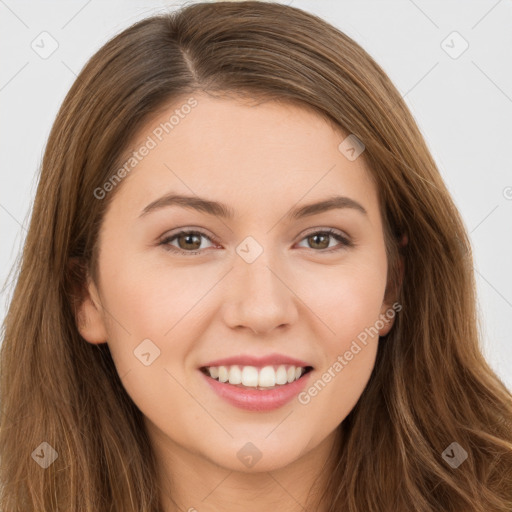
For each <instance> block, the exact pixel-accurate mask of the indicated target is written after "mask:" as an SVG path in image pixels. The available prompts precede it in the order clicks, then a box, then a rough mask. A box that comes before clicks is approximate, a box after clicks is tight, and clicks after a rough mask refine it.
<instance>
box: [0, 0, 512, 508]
mask: <svg viewBox="0 0 512 512" xmlns="http://www.w3.org/2000/svg"><path fill="white" fill-rule="evenodd" d="M205 244H206V246H205ZM191 249H192V250H191ZM4 328H5V337H4V341H3V345H2V353H1V365H2V366H1V369H2V375H1V381H0V393H1V406H2V423H1V431H0V449H1V454H2V457H1V468H0V469H1V472H0V475H1V481H2V502H1V503H2V510H9V511H11V510H23V511H30V510H34V511H35V510H37V511H50V510H52V511H53V510H67V511H85V510H91V511H92V510H94V511H107V510H108V511H137V512H139V511H155V512H156V511H165V512H171V511H172V512H174V511H177V510H189V511H192V510H197V511H200V512H201V511H213V510H239V509H241V508H242V509H243V510H247V511H259V510H266V509H268V508H269V507H270V506H276V504H277V503H279V506H280V508H281V509H282V510H290V511H295V510H297V511H298V510H314V511H322V512H324V511H326V512H327V511H328V512H334V511H338V510H346V511H349V512H356V511H389V510H394V511H406V510H407V511H410V510H418V511H422V512H423V511H424V512H427V511H428V512H434V511H436V512H437V511H439V510H443V511H460V510H464V511H474V512H477V511H478V512H480V511H481V512H483V511H486V512H488V511H506V510H510V509H511V508H512V471H511V469H512V432H511V430H512V397H511V395H510V393H509V392H508V391H507V389H506V388H505V386H504V385H503V383H502V382H501V381H500V380H499V378H498V377H497V376H496V375H495V374H494V373H493V371H492V370H491V369H490V367H489V366H488V364H487V363H486V361H485V360H484V358H483V356H482V354H481V351H480V346H479V339H478V332H477V318H476V311H475V287H474V280H473V269H472V257H471V251H470V244H469V240H468V237H467V234H466V231H465V229H464V226H463V223H462V221H461V218H460V215H459V213H458V212H457V210H456V208H455V206H454V204H453V201H452V199H451V198H450V196H449V194H448V192H447V189H446V187H445V185H444V183H443V181H442V179H441V177H440V174H439V172H438V169H437V168H436V165H435V163H434V160H433V159H432V157H431V155H430V154H429V152H428V149H427V147H426V145H425V142H424V140H423V138H422V136H421V134H420V132H419V130H418V127H417V125H416V123H415V122H414V119H413V118H412V116H411V114H410V113H409V111H408V109H407V108H406V106H405V104H404V102H403V101H402V99H401V97H400V95H399V94H398V92H397V90H396V89H395V87H394V86H393V85H392V83H391V82H390V80H389V79H388V77H387V76H386V75H385V73H384V72H383V71H382V69H381V68H380V67H379V66H378V65H377V64H376V63H375V62H374V61H373V60H372V58H371V57H370V56H369V55H368V54H367V53H366V52H365V51H364V50H363V49H362V48H361V47H360V46H359V45H357V44H356V43H355V42H354V41H353V40H351V39H350V38H349V37H347V36H346V35H344V34H343V33H341V32H339V31H338V30H336V29H335V28H334V27H332V26H331V25H329V24H327V23H326V22H324V21H322V20H321V19H319V18H317V17H315V16H313V15H311V14H308V13H305V12H303V11H301V10H299V9H296V8H292V7H289V6H284V5H279V4H272V3H260V2H244V3H232V2H219V3H216V4H209V3H204V4H195V5H190V6H187V7H185V8H182V9H181V10H180V11H176V12H174V13H172V14H168V15H161V16H155V17H151V18H147V19H145V20H143V21H141V22H139V23H137V24H135V25H133V26H132V27H130V28H128V29H127V30H125V31H123V32H122V33H121V34H119V35H118V36H117V37H115V38H114V39H112V40H111V41H109V42H108V43H107V44H106V45H105V46H104V47H103V48H101V49H100V50H99V51H98V53H97V54H96V55H94V56H93V57H92V59H91V60H90V61H89V62H88V64H87V65H86V66H85V68H84V69H83V71H82V72H81V73H80V75H79V76H78V78H77V80H76V82H75V83H74V85H73V86H72V88H71V90H70V92H69V94H68V95H67V97H66V99H65V101H64V103H63V105H62V107H61V109H60V111H59V113H58V116H57V119H56V121H55V123H54V126H53V129H52V132H51V134H50V138H49V141H48V145H47V148H46V152H45V156H44V159H43V165H42V173H41V177H40V182H39V187H38V191H37V197H36V201H35V204H34V210H33V215H32V221H31V225H30V229H29V233H28V236H27V239H26V245H25V248H24V252H23V260H22V262H21V268H20V273H19V278H18V282H17V286H16V290H15V293H14V296H13V300H12V303H11V305H10V309H9V311H8V315H7V318H6V321H5V327H4Z"/></svg>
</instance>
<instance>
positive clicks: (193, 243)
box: [159, 231, 215, 256]
mask: <svg viewBox="0 0 512 512" xmlns="http://www.w3.org/2000/svg"><path fill="white" fill-rule="evenodd" d="M201 238H206V239H207V240H210V241H213V242H215V240H214V239H213V238H211V237H209V236H208V235H206V234H205V233H202V232H201V231H179V232H178V233H175V234H174V235H171V236H168V237H166V238H164V239H163V240H162V241H161V242H160V243H159V245H163V246H164V247H165V248H166V249H167V250H169V251H171V252H177V253H180V254H185V255H187V256H188V255H194V254H199V253H201V251H200V250H198V249H199V247H200V246H201ZM174 241H176V242H177V243H178V247H176V246H174V245H171V242H174ZM188 249H192V250H188Z"/></svg>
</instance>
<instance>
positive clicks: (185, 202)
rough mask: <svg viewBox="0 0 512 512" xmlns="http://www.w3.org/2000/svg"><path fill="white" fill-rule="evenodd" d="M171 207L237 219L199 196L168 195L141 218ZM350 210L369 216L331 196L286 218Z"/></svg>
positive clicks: (357, 206) (347, 200)
mask: <svg viewBox="0 0 512 512" xmlns="http://www.w3.org/2000/svg"><path fill="white" fill-rule="evenodd" d="M170 206H181V207H183V208H190V209H193V210H197V211H200V212H203V213H207V214H209V215H215V216H217V217H222V218H225V219H233V218H234V217H235V214H236V212H235V210H233V209H232V208H230V207H229V206H227V205H225V204H224V203H220V202H218V201H211V200H208V199H204V198H202V197H199V196H187V195H181V194H173V193H170V194H166V195H165V196H162V197H160V198H158V199H156V200H155V201H153V202H151V203H149V204H148V205H147V206H146V207H145V208H144V209H143V210H142V212H141V214H140V215H139V217H144V216H145V215H147V214H148V213H150V212H153V211H156V210H160V209H161V208H165V207H170ZM343 208H350V209H353V210H356V211H358V212H360V213H362V214H364V215H368V212H367V211H366V209H365V208H364V207H363V206H362V205H361V204H360V203H358V202H357V201H354V200H353V199H351V198H350V197H345V196H331V197H328V198H326V199H323V200H321V201H318V202H316V203H310V204H307V205H304V206H300V207H298V208H295V209H293V210H291V211H290V212H288V213H287V214H286V218H287V219H289V220H297V219H301V218H303V217H309V216H311V215H317V214H319V213H323V212H326V211H329V210H334V209H343Z"/></svg>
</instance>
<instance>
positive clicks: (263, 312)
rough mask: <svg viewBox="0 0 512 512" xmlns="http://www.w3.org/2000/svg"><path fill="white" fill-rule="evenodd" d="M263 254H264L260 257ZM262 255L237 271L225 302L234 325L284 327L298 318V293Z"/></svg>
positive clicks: (228, 319) (228, 320) (259, 328)
mask: <svg viewBox="0 0 512 512" xmlns="http://www.w3.org/2000/svg"><path fill="white" fill-rule="evenodd" d="M260 258H261V257H260ZM260 258H258V260H260V261H255V262H254V263H252V264H250V265H249V264H247V263H245V262H241V263H242V267H244V268H242V269H239V272H235V273H233V274H234V275H232V277H231V279H232V280H236V283H233V281H231V283H230V284H229V285H228V286H230V293H229V298H228V300H227V301H226V303H225V305H224V311H225V321H226V323H227V325H229V326H230V327H231V328H236V329H242V328H244V327H245V328H248V329H250V330H252V331H253V332H254V333H255V334H259V335H261V334H265V333H268V332H270V331H273V330H274V329H276V328H280V329H283V328H285V327H286V326H289V325H291V324H292V323H293V322H295V321H296V319H297V317H298V313H297V308H296V306H295V303H294V294H293V293H292V292H291V291H290V289H289V288H288V287H287V286H285V284H284V279H283V278H284V276H283V277H281V276H279V274H278V273H276V271H274V270H273V269H272V268H271V267H270V266H269V265H268V264H267V262H266V261H265V259H264V258H261V259H260Z"/></svg>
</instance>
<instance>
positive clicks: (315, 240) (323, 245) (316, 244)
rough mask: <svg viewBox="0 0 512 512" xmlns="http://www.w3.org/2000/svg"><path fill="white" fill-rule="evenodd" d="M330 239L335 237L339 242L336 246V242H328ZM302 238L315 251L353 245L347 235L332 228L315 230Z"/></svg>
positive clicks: (334, 249)
mask: <svg viewBox="0 0 512 512" xmlns="http://www.w3.org/2000/svg"><path fill="white" fill-rule="evenodd" d="M332 239H335V240H337V241H338V242H340V243H339V244H338V245H337V246H336V244H334V245H331V243H330V242H331V240H332ZM303 240H306V241H307V244H308V247H309V248H310V249H315V250H316V251H317V252H334V251H339V250H342V249H345V248H347V247H352V246H353V245H354V244H353V242H352V241H351V240H350V239H349V238H348V237H346V236H344V235H342V234H341V233H339V232H338V231H336V230H334V229H327V230H325V231H315V232H313V233H310V234H309V235H307V236H306V237H305V238H303Z"/></svg>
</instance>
